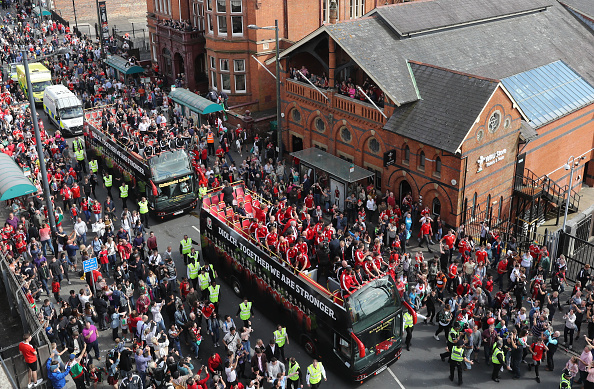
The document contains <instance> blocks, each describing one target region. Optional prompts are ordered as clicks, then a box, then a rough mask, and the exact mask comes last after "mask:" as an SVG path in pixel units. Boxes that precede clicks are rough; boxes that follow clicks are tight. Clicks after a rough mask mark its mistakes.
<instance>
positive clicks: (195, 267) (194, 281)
mask: <svg viewBox="0 0 594 389" xmlns="http://www.w3.org/2000/svg"><path fill="white" fill-rule="evenodd" d="M199 271H200V264H199V263H197V262H195V261H192V262H190V263H188V280H189V281H190V285H191V286H192V288H194V289H196V286H198V273H199Z"/></svg>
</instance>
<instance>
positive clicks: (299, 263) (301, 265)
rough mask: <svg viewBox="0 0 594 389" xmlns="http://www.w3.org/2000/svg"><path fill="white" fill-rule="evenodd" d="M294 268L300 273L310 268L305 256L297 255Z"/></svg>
mask: <svg viewBox="0 0 594 389" xmlns="http://www.w3.org/2000/svg"><path fill="white" fill-rule="evenodd" d="M295 267H296V268H297V269H298V270H299V271H301V272H302V271H305V270H307V269H309V268H310V267H311V263H310V262H309V257H308V256H307V254H304V253H301V252H300V253H299V255H297V258H296V263H295Z"/></svg>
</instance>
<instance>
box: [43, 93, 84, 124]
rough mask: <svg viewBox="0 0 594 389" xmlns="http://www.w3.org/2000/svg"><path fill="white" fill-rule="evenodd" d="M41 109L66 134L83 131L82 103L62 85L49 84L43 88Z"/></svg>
mask: <svg viewBox="0 0 594 389" xmlns="http://www.w3.org/2000/svg"><path fill="white" fill-rule="evenodd" d="M43 110H44V111H45V113H46V114H47V116H48V118H49V119H50V120H51V121H52V122H53V123H54V125H55V126H56V127H57V128H58V129H59V130H60V131H61V132H62V133H64V134H68V135H80V134H82V133H83V121H84V115H83V109H82V103H81V101H80V100H79V99H78V97H76V95H75V94H74V93H72V92H71V91H70V90H69V89H68V88H66V87H65V86H64V85H51V86H48V87H47V88H45V94H44V96H43Z"/></svg>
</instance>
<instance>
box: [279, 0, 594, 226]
mask: <svg viewBox="0 0 594 389" xmlns="http://www.w3.org/2000/svg"><path fill="white" fill-rule="evenodd" d="M591 52H594V41H593V40H592V35H591V32H590V31H589V30H588V29H587V27H585V26H584V25H583V24H582V23H581V22H580V21H579V20H577V19H576V17H575V16H574V15H572V14H571V13H570V12H569V11H568V10H567V9H565V8H564V7H563V6H561V5H560V4H558V3H557V2H552V1H549V0H537V1H534V0H501V1H498V2H495V3H494V2H492V1H489V0H434V1H427V2H419V3H410V4H398V5H391V6H383V7H378V8H377V9H376V10H374V11H372V12H371V13H370V14H368V15H367V17H365V18H362V19H360V20H358V21H356V22H351V21H343V22H339V23H337V24H326V25H324V26H322V27H320V28H319V29H318V30H316V31H315V32H314V33H312V34H309V35H308V36H307V37H306V38H304V39H303V40H301V41H300V42H298V43H297V44H295V45H293V46H292V47H291V48H289V49H287V50H285V51H284V52H283V53H282V57H283V59H282V63H283V68H284V69H287V72H286V73H284V77H285V78H286V81H285V83H284V85H285V87H284V88H283V90H282V111H283V112H284V114H285V117H286V120H287V125H286V127H288V130H287V131H285V132H284V143H285V144H286V145H287V150H288V151H290V152H291V151H297V150H300V149H306V148H309V147H318V148H321V149H324V150H326V151H328V152H329V153H331V154H334V155H337V156H339V157H341V158H343V159H346V160H349V161H352V162H353V163H354V164H356V165H359V166H361V167H364V168H367V169H370V170H373V171H374V172H375V173H376V182H375V185H376V188H377V189H378V190H382V191H386V190H390V191H393V192H394V194H395V195H396V197H401V198H402V197H403V196H404V195H405V194H406V193H408V192H412V194H413V196H415V197H417V196H422V198H423V202H424V204H425V205H427V206H429V207H430V208H432V210H433V212H434V213H435V214H440V215H441V216H442V218H443V219H444V221H446V222H447V223H448V224H450V225H459V224H461V223H466V224H469V225H470V224H474V225H476V224H477V222H478V221H482V220H485V219H488V220H489V221H490V223H491V225H492V227H494V226H497V225H498V224H499V223H500V222H502V221H504V220H508V219H509V218H510V217H512V218H514V217H515V216H518V217H521V218H523V220H527V221H528V222H529V223H532V221H533V220H537V219H538V218H540V217H542V215H543V214H544V213H546V212H548V211H550V210H551V209H553V208H555V207H557V209H559V208H558V207H559V204H558V199H559V198H562V196H564V195H565V192H563V190H565V191H566V190H567V187H566V186H565V185H566V184H567V181H568V172H566V171H565V169H563V165H564V164H565V163H566V161H567V159H568V157H569V156H571V155H573V156H574V157H578V159H577V167H576V173H575V174H576V176H575V177H576V180H575V182H574V183H573V187H574V188H576V189H579V188H580V187H581V185H582V183H588V184H589V182H588V179H586V178H585V177H586V176H587V175H588V174H589V175H594V174H593V173H594V171H593V168H592V167H591V165H593V163H590V161H591V160H592V157H593V153H592V150H593V149H592V146H593V141H594V104H593V103H594V88H593V87H592V83H593V82H594V70H593V69H594V58H593V57H592V56H591V55H590V54H588V53H591ZM269 62H273V60H270V61H269ZM302 68H305V69H306V71H307V73H308V75H320V74H322V73H326V74H328V76H329V88H322V89H319V88H318V89H316V88H314V87H312V86H311V85H310V84H309V83H307V82H304V80H302V79H301V77H300V76H296V75H295V73H294V72H293V70H292V69H302ZM343 83H344V84H343ZM357 85H358V86H362V88H361V89H359V87H358V86H357ZM361 91H364V92H366V94H367V95H368V96H369V99H368V98H366V97H365V96H363V93H361ZM353 95H354V97H355V98H353ZM368 100H373V103H371V102H369V101H368ZM374 104H375V106H374ZM389 152H391V155H394V154H393V153H395V156H396V157H395V158H394V159H393V160H392V161H390V164H385V161H386V158H387V154H385V153H389ZM386 165H389V166H386ZM586 169H587V172H585V170H586ZM546 175H548V176H546ZM544 182H546V183H548V184H549V186H548V187H550V188H556V189H555V190H557V191H561V193H557V194H558V196H557V197H556V200H554V201H553V198H554V197H555V196H553V195H552V194H550V193H544V192H545V191H544V190H541V189H542V183H544ZM534 188H539V191H538V193H536V191H535V190H532V191H531V190H529V189H534ZM512 199H515V200H514V201H512ZM555 201H557V202H556V203H555ZM572 201H573V200H572ZM573 206H574V204H573V202H572V207H573ZM502 227H503V226H502Z"/></svg>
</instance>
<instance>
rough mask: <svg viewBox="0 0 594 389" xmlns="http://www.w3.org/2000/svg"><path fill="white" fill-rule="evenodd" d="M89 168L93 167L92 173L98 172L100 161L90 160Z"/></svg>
mask: <svg viewBox="0 0 594 389" xmlns="http://www.w3.org/2000/svg"><path fill="white" fill-rule="evenodd" d="M89 169H91V173H95V174H97V171H99V162H97V160H96V159H93V160H92V161H89Z"/></svg>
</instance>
